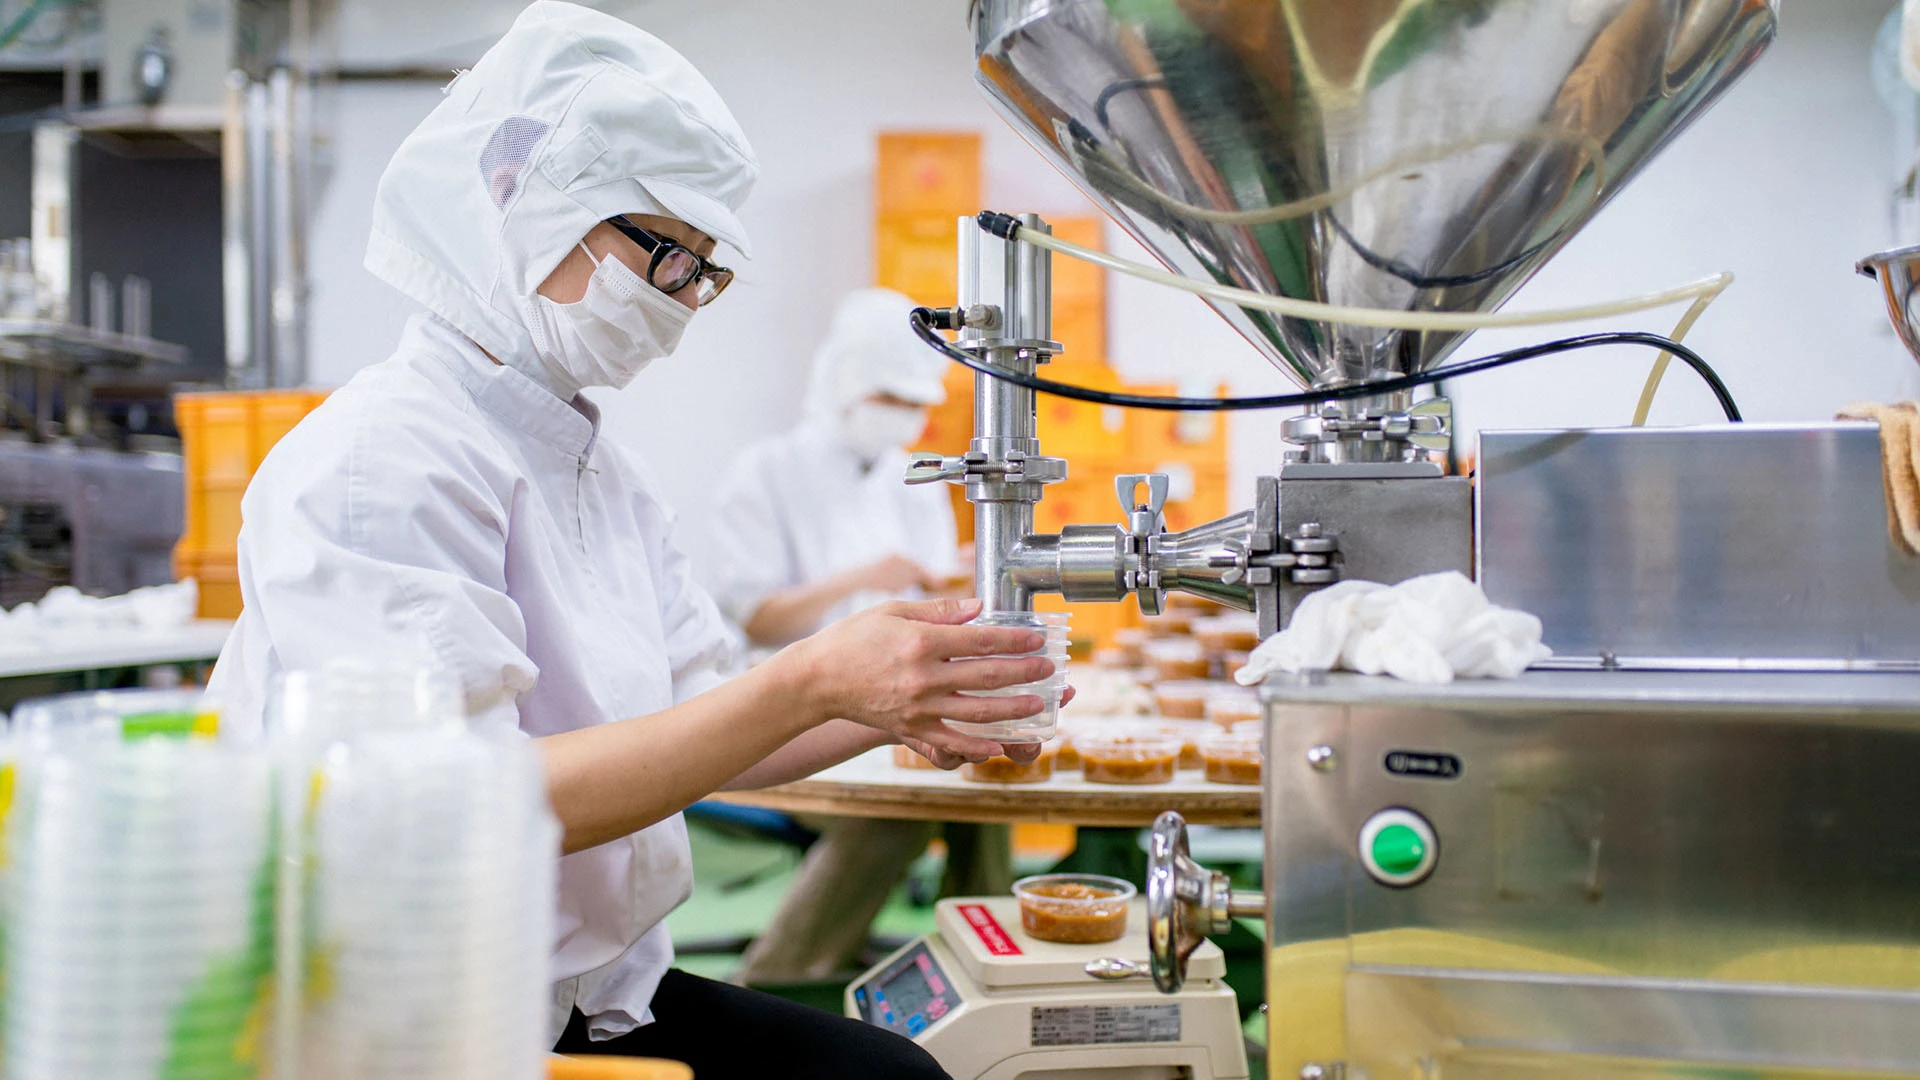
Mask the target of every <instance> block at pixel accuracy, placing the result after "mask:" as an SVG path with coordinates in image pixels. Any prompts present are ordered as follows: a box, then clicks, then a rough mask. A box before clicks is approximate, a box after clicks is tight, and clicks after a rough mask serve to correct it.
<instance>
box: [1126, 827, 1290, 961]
mask: <svg viewBox="0 0 1920 1080" xmlns="http://www.w3.org/2000/svg"><path fill="white" fill-rule="evenodd" d="M1266 909H1267V901H1266V897H1265V895H1264V894H1261V893H1257V892H1253V893H1250V892H1246V891H1244V890H1243V891H1239V892H1236V891H1234V889H1233V885H1232V883H1231V882H1230V881H1229V880H1228V879H1227V875H1225V874H1222V873H1219V872H1217V871H1214V870H1208V869H1207V868H1206V867H1204V866H1201V865H1200V864H1199V863H1196V862H1194V861H1193V856H1191V855H1189V854H1188V853H1187V822H1186V819H1185V818H1182V817H1181V816H1180V815H1179V814H1177V813H1175V812H1174V811H1172V810H1169V811H1167V812H1166V813H1164V814H1161V815H1160V817H1159V818H1158V819H1156V820H1155V821H1154V823H1153V832H1152V833H1151V834H1150V836H1149V837H1148V840H1147V958H1148V961H1149V966H1150V967H1151V968H1152V970H1153V985H1155V986H1156V987H1159V988H1160V992H1161V993H1163V994H1174V993H1178V992H1179V990H1180V987H1181V986H1183V985H1185V983H1186V981H1187V960H1188V958H1190V957H1191V956H1193V950H1195V949H1197V948H1199V947H1200V943H1201V942H1202V941H1204V940H1206V937H1207V935H1208V934H1222V933H1225V932H1226V931H1227V930H1228V929H1229V928H1230V927H1231V926H1232V925H1233V920H1234V919H1236V918H1250V919H1251V918H1263V917H1265V914H1266Z"/></svg>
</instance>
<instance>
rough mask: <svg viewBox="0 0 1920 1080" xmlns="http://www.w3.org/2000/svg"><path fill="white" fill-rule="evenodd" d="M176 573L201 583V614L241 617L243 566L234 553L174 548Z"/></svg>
mask: <svg viewBox="0 0 1920 1080" xmlns="http://www.w3.org/2000/svg"><path fill="white" fill-rule="evenodd" d="M173 576H174V577H175V578H176V579H178V580H180V581H185V580H186V579H188V578H193V579H194V580H195V581H197V582H199V583H200V617H201V618H203V619H237V618H239V617H240V607H241V604H240V567H239V565H238V564H237V563H236V562H235V561H234V556H233V555H231V554H227V553H220V552H202V551H187V550H184V549H181V548H175V549H174V551H173Z"/></svg>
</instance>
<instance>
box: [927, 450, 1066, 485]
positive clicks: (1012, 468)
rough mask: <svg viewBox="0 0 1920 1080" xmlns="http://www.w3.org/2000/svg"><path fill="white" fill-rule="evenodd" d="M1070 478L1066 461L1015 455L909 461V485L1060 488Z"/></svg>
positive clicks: (975, 452)
mask: <svg viewBox="0 0 1920 1080" xmlns="http://www.w3.org/2000/svg"><path fill="white" fill-rule="evenodd" d="M1066 478H1067V462H1066V460H1065V459H1064V458H1054V457H1041V456H1039V455H1037V454H1036V455H1033V456H1031V457H1029V456H1027V455H1026V454H1022V453H1020V452H1018V451H1014V452H1013V453H1010V454H1008V455H1006V457H1004V458H1002V459H999V460H995V459H992V458H989V457H988V456H987V455H986V454H983V453H981V452H980V451H978V450H969V451H968V452H967V453H966V454H964V455H962V456H960V457H943V456H941V455H939V454H925V453H921V454H914V455H913V456H911V457H909V458H908V459H907V476H906V480H907V483H909V484H937V483H939V482H940V481H942V480H946V481H951V482H954V483H962V482H965V481H968V480H997V481H999V482H1001V483H1006V484H1057V483H1059V482H1060V481H1062V480H1065V479H1066Z"/></svg>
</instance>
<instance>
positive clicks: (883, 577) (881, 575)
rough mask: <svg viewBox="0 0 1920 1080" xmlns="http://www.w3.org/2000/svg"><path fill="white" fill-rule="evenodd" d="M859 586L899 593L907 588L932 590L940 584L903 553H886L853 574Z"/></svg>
mask: <svg viewBox="0 0 1920 1080" xmlns="http://www.w3.org/2000/svg"><path fill="white" fill-rule="evenodd" d="M854 579H855V581H857V582H858V583H859V586H860V588H862V589H870V590H872V591H874V592H883V593H900V592H906V591H907V590H908V589H927V590H932V589H936V588H938V587H939V586H940V579H939V578H936V577H935V576H934V575H933V574H931V573H929V572H928V571H927V568H926V567H924V566H921V565H920V564H919V563H917V562H914V561H913V560H912V559H909V558H907V557H906V556H905V555H897V554H896V555H888V556H887V557H885V558H883V559H876V560H875V561H873V562H871V563H868V564H867V565H866V566H863V567H861V568H860V569H859V570H858V571H856V572H855V575H854Z"/></svg>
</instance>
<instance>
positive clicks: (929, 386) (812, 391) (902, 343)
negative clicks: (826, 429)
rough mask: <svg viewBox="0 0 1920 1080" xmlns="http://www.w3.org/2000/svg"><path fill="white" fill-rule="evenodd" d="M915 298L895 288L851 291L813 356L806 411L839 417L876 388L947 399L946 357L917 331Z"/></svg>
mask: <svg viewBox="0 0 1920 1080" xmlns="http://www.w3.org/2000/svg"><path fill="white" fill-rule="evenodd" d="M914 307H915V305H914V302H913V301H911V300H909V299H907V298H906V297H905V296H902V295H901V294H900V293H897V292H894V291H893V290H892V289H861V290H859V291H857V292H851V293H848V294H847V295H846V296H845V297H844V298H843V299H842V300H841V301H840V306H839V307H838V308H837V309H835V311H834V313H833V322H832V324H831V325H830V326H829V327H828V328H827V338H826V340H825V341H823V342H821V343H820V348H819V351H817V352H815V353H814V356H813V377H812V380H811V382H810V383H809V385H808V387H807V405H806V411H807V415H808V416H810V417H813V418H815V419H818V420H825V421H828V422H833V421H837V420H839V419H840V416H841V414H842V413H843V412H845V411H846V408H847V406H849V405H851V404H853V403H854V402H856V401H860V400H862V399H865V398H869V397H872V396H873V395H875V394H892V395H893V396H895V397H898V398H902V399H904V400H907V401H911V402H914V403H916V404H920V405H938V404H940V403H941V402H943V401H945V400H947V391H946V388H945V387H944V386H942V385H941V383H940V377H941V375H943V374H944V373H945V372H946V367H947V360H946V358H945V357H943V356H941V355H940V354H939V353H937V352H934V351H933V350H932V349H929V348H927V345H926V343H925V342H923V341H921V340H920V339H919V338H918V337H915V336H914V333H913V329H912V327H910V326H909V325H908V322H907V315H908V313H910V312H911V311H913V309H914Z"/></svg>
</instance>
